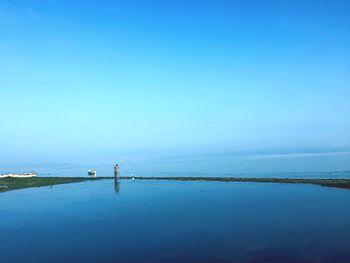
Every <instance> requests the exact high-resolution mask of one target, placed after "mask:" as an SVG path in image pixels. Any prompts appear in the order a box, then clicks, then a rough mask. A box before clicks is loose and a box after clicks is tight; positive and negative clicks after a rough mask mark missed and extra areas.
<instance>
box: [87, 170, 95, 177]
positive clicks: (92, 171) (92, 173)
mask: <svg viewBox="0 0 350 263" xmlns="http://www.w3.org/2000/svg"><path fill="white" fill-rule="evenodd" d="M88 175H89V176H92V177H96V170H95V169H93V170H88Z"/></svg>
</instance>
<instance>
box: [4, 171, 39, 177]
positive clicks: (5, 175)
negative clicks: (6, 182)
mask: <svg viewBox="0 0 350 263" xmlns="http://www.w3.org/2000/svg"><path fill="white" fill-rule="evenodd" d="M37 175H38V174H37V173H33V172H31V173H8V174H0V178H9V177H10V178H29V177H36V176H37Z"/></svg>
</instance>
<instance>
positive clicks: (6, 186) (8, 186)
mask: <svg viewBox="0 0 350 263" xmlns="http://www.w3.org/2000/svg"><path fill="white" fill-rule="evenodd" d="M104 179H114V177H113V176H105V177H32V178H0V192H6V191H11V190H16V189H23V188H31V187H42V186H52V185H57V184H67V183H77V182H84V181H95V180H104ZM118 179H120V180H171V181H208V182H227V183H229V182H251V183H283V184H314V185H320V186H326V187H335V188H343V189H350V179H292V178H248V177H147V176H120V177H118Z"/></svg>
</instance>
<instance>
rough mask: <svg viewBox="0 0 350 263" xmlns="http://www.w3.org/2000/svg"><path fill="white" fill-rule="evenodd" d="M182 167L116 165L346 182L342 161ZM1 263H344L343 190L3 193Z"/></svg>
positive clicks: (160, 186)
mask: <svg viewBox="0 0 350 263" xmlns="http://www.w3.org/2000/svg"><path fill="white" fill-rule="evenodd" d="M186 158H187V157H181V158H177V159H176V158H175V159H174V158H169V159H163V160H161V159H159V160H156V161H153V162H150V161H144V162H135V163H132V162H120V163H119V164H120V166H121V172H122V175H128V176H129V175H135V176H152V175H154V176H162V175H164V176H220V177H223V176H228V177H231V176H247V177H288V178H350V172H349V170H350V169H349V167H348V164H347V162H344V161H346V160H347V159H346V158H349V155H346V154H344V155H340V156H339V155H337V156H328V157H327V158H326V157H325V156H295V155H294V156H284V157H281V156H276V155H275V156H255V157H251V160H249V161H247V160H245V159H244V158H243V157H237V156H236V157H235V158H233V157H232V156H231V157H230V156H218V157H217V158H216V159H215V158H214V159H213V157H210V156H209V157H206V158H203V156H201V158H197V159H196V158H193V157H191V158H187V159H186ZM237 158H238V159H237ZM332 158H333V159H332ZM337 158H338V159H337ZM339 158H340V160H339ZM336 159H337V160H336ZM113 165H114V163H111V164H95V165H89V164H81V165H79V164H69V163H67V164H41V165H38V166H37V167H36V168H35V170H36V171H37V172H38V173H39V176H87V169H91V168H93V169H96V170H97V176H109V175H113ZM17 168H18V170H20V171H22V170H21V169H25V168H26V167H24V166H18V167H17ZM282 168H284V169H282ZM2 169H3V170H6V167H2ZM0 262H1V263H16V262H21V263H22V262H28V263H34V262H35V263H41V262H52V263H55V262H111V263H112V262H121V263H128V262H135V263H138V262H139V263H146V262H147V263H148V262H149V263H151V262H152V263H157V262H159V263H163V262H167V263H168V262H174V263H175V262H181V263H182V262H183V263H187V262H208V263H209V262H235V263H253V262H254V263H258V262H259V263H260V262H272V263H274V262H276V263H277V262H278V263H289V262H290V263H292V262H293V263H297V262H301V263H308V262H310V263H311V262H315V263H317V262H320V263H338V262H339V263H343V262H344V263H348V262H350V190H348V189H338V188H330V187H322V186H318V185H306V184H276V183H273V184H272V183H253V182H229V183H226V182H205V181H175V180H174V181H171V180H170V181H168V180H165V181H162V180H118V181H115V180H113V179H105V180H98V181H84V182H80V183H72V184H63V185H54V186H48V187H39V188H27V189H21V190H14V191H9V192H3V193H0Z"/></svg>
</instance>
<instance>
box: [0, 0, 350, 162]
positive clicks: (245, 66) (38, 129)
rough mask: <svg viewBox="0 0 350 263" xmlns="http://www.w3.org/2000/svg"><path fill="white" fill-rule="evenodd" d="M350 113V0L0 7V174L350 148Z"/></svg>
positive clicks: (7, 4) (5, 3)
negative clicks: (159, 157) (147, 157)
mask: <svg viewBox="0 0 350 263" xmlns="http://www.w3.org/2000/svg"><path fill="white" fill-rule="evenodd" d="M349 101H350V4H349V1H330V0H329V1H322V0H315V1H311V0H310V1H307V0H303V1H296V0H293V1H277V0H276V1H260V0H259V1H214V0H213V1H204V0H201V1H189V0H188V1H185V0H183V1H141V0H140V1H29V0H26V1H6V0H5V1H4V0H2V1H1V2H0V105H1V107H0V120H1V129H0V159H1V160H2V161H3V162H4V163H6V162H7V161H10V160H11V161H13V160H15V161H16V160H28V159H30V160H39V159H42V158H44V157H45V158H49V159H50V158H51V159H55V158H58V159H61V160H63V159H64V158H68V159H69V158H72V156H76V155H80V156H82V155H84V154H86V152H87V150H88V152H90V153H92V152H93V153H94V154H95V155H99V156H107V155H113V154H122V153H130V154H132V153H135V152H147V153H151V152H152V151H160V152H162V151H164V152H166V151H183V149H198V151H207V152H208V151H211V150H213V149H215V150H219V149H221V148H222V149H235V150H236V149H253V150H254V149H269V148H271V149H273V148H279V149H283V148H291V147H293V148H295V147H303V148H319V147H331V148H332V147H349V146H350V102H349ZM64 156H65V157H64Z"/></svg>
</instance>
